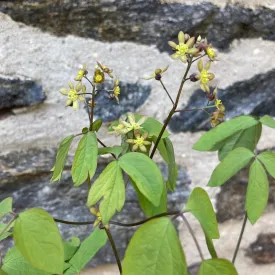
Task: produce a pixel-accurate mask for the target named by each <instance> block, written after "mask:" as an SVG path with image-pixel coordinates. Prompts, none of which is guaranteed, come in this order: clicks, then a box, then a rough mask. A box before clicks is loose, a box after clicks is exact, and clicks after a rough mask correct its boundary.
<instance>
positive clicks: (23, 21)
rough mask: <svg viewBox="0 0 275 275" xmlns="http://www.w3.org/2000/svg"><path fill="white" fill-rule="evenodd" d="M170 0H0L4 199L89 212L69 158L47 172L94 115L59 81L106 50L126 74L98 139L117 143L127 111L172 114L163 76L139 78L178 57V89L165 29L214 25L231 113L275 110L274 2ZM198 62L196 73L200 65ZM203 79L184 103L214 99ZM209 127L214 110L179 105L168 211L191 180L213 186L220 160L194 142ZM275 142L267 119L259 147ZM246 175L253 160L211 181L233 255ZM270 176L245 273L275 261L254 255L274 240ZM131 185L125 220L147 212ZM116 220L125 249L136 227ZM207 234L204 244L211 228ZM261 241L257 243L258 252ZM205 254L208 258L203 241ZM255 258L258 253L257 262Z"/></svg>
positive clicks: (105, 106) (81, 232) (67, 231)
mask: <svg viewBox="0 0 275 275" xmlns="http://www.w3.org/2000/svg"><path fill="white" fill-rule="evenodd" d="M166 2H167V3H166ZM168 2H169V1H163V2H162V3H160V2H158V1H153V0H139V1H111V0H107V1H103V0H102V1H95V0H91V1H70V0H69V1H50V0H43V1H38V0H37V1H36V0H32V1H12V2H11V1H1V2H0V12H1V13H0V33H1V35H0V62H1V66H0V96H1V102H0V152H1V155H0V167H1V171H0V189H1V193H0V199H2V198H4V197H6V196H8V195H12V196H13V197H14V200H15V211H21V210H23V209H24V208H26V207H34V206H40V207H43V208H44V209H46V210H47V211H49V212H50V213H52V214H53V215H55V216H56V217H59V218H63V219H76V217H77V218H78V219H79V220H87V219H89V212H88V210H87V209H86V208H85V201H86V198H85V196H86V195H85V194H86V193H85V192H86V190H85V187H83V188H79V189H75V188H73V186H72V183H71V179H70V173H69V171H67V170H68V169H69V166H70V163H71V160H69V161H68V164H67V165H68V166H67V168H66V169H67V170H66V171H65V177H64V179H63V180H62V181H61V182H60V183H54V184H53V183H50V182H49V178H50V173H49V170H50V168H51V167H52V164H53V162H54V154H55V151H56V147H57V144H58V142H59V141H60V140H61V139H62V138H63V137H64V136H66V135H70V134H72V133H77V132H79V131H80V129H82V128H83V127H86V126H87V119H86V118H87V114H86V110H85V108H84V106H81V108H80V110H79V111H78V112H73V111H72V110H71V109H66V108H65V107H64V100H66V99H64V97H63V96H62V95H61V94H59V92H58V90H59V89H60V88H62V87H66V86H67V83H68V81H70V80H72V79H73V78H74V76H75V74H76V72H77V70H78V68H79V66H80V65H81V64H83V63H86V64H87V66H88V68H93V67H94V64H95V61H96V60H99V61H101V62H102V63H103V64H107V65H109V66H110V67H111V68H113V69H114V71H115V72H116V73H117V75H118V76H119V78H120V80H121V82H122V87H121V104H120V105H119V106H117V105H116V104H115V103H114V102H112V103H111V104H110V101H108V98H107V97H106V96H104V95H103V94H102V95H100V101H99V103H98V106H97V111H96V117H102V118H103V121H104V126H103V128H102V131H101V133H100V138H101V139H102V140H103V142H104V143H106V144H114V143H116V142H119V140H118V139H116V138H114V137H110V136H108V135H106V133H107V130H106V129H107V126H108V125H109V123H110V122H111V121H113V120H115V119H117V118H118V117H119V116H120V115H121V114H122V113H124V112H127V111H132V112H140V113H142V114H145V115H149V116H153V117H155V118H157V119H160V120H161V121H163V120H164V119H165V117H166V116H167V114H168V112H169V110H170V108H171V105H170V101H169V100H168V98H167V96H166V94H165V93H164V91H163V90H162V88H161V86H160V84H159V83H158V82H156V81H145V80H143V79H142V77H144V76H146V75H150V74H151V73H152V72H153V71H154V70H155V68H157V67H165V66H166V65H170V67H169V69H168V71H167V72H166V73H165V75H164V77H163V81H164V83H165V85H166V86H167V88H168V90H169V91H170V93H171V95H172V96H173V97H175V95H176V93H177V88H178V85H179V83H180V79H181V76H182V74H183V72H184V65H183V64H182V63H180V62H177V61H173V60H171V58H170V56H169V54H171V52H170V50H169V47H168V46H167V40H171V39H176V34H177V33H178V31H179V30H184V31H186V32H189V33H190V34H192V35H197V34H201V35H202V36H207V37H208V38H209V40H210V41H211V42H213V45H214V46H215V47H216V48H217V51H218V61H217V62H214V64H213V65H212V68H211V69H212V71H213V72H214V73H215V75H216V78H215V79H214V81H213V87H215V86H216V85H217V86H218V87H219V88H220V90H219V96H220V98H221V99H222V100H223V102H224V104H225V106H226V108H227V117H228V118H231V117H234V116H236V115H240V114H253V115H263V114H266V113H267V114H270V115H272V116H275V111H274V104H275V96H274V95H275V91H274V86H275V85H274V84H275V82H274V81H275V65H274V62H273V60H274V58H275V52H274V45H275V44H274V43H275V42H274V39H275V33H274V30H275V10H274V9H273V8H272V7H273V6H272V5H267V6H259V7H251V6H250V7H247V6H245V5H240V4H224V5H222V6H221V5H217V4H216V3H212V2H200V1H198V2H197V3H196V4H192V3H190V1H180V0H178V1H170V2H171V3H168ZM191 71H193V72H195V71H196V68H193V69H192V70H191ZM107 85H108V84H107ZM198 88H199V86H198V84H197V83H186V86H185V88H184V92H183V96H182V98H181V102H180V105H181V107H188V108H189V107H191V106H192V107H200V106H203V105H204V104H205V100H206V99H205V98H204V95H203V93H202V92H201V91H199V90H198ZM207 129H209V121H208V119H207V117H206V116H205V115H204V113H202V112H195V113H184V114H179V115H177V116H175V117H174V118H173V119H172V121H171V124H170V125H169V131H170V132H171V134H172V137H171V138H172V140H173V141H174V142H175V147H176V158H177V161H178V163H179V165H180V173H179V179H178V188H177V191H176V192H175V193H174V194H171V195H170V200H171V203H170V206H169V208H170V209H171V210H172V209H175V208H177V207H182V205H183V204H184V203H185V201H186V199H187V197H188V195H189V193H190V190H192V188H193V187H194V186H202V187H205V185H206V183H207V181H208V179H209V176H210V175H211V172H212V171H213V169H214V167H215V165H216V164H217V163H218V160H217V157H216V154H215V153H199V152H195V151H192V150H191V148H192V145H193V144H194V143H195V141H196V140H197V139H198V138H199V136H200V135H201V134H202V132H203V131H205V130H207ZM274 143H275V139H274V131H272V130H270V129H267V128H264V129H263V137H262V139H261V141H260V144H259V148H258V149H259V150H262V149H267V148H273V147H274ZM156 160H157V161H158V163H159V165H160V167H161V169H162V171H163V173H164V174H165V173H166V167H165V165H164V164H163V163H161V161H160V158H159V157H158V156H157V157H156ZM106 162H107V159H103V160H102V163H101V164H100V169H103V167H104V165H106ZM100 169H99V170H100ZM231 183H232V184H231ZM246 183H247V171H246V170H244V171H242V172H241V173H239V174H238V175H237V176H236V177H234V178H233V179H232V180H231V182H230V185H229V183H227V184H226V185H225V186H224V187H222V188H221V189H218V188H215V189H207V191H208V192H209V194H210V196H211V198H212V200H213V203H215V205H216V209H217V214H218V219H219V221H220V229H221V232H222V234H221V240H220V241H217V242H216V245H217V248H218V250H220V251H219V252H220V254H219V255H222V256H223V257H227V258H231V257H232V254H233V250H234V246H235V244H236V240H237V235H238V234H239V230H240V226H241V225H240V218H241V217H242V215H243V211H244V209H243V203H242V200H243V198H244V195H245V185H246ZM271 184H272V185H271V188H270V189H271V191H272V192H271V195H270V199H269V206H268V207H267V209H266V214H265V215H264V216H263V217H262V218H261V220H260V222H259V225H256V226H254V227H253V229H249V231H247V235H246V237H245V238H244V240H243V243H242V247H241V252H240V260H239V262H240V264H238V263H237V268H239V270H240V274H249V272H250V271H249V270H252V268H253V270H259V272H261V274H264V275H265V274H266V275H267V274H268V275H269V274H272V272H273V271H274V270H275V265H274V264H270V263H271V262H274V257H271V256H270V257H268V260H266V262H267V263H269V264H268V266H267V267H265V268H263V267H261V268H262V269H258V268H259V267H258V266H257V265H256V264H258V263H259V262H260V261H259V260H257V259H259V257H262V256H261V254H259V251H258V250H257V249H255V247H256V248H257V247H258V246H259V245H261V246H266V247H267V248H266V250H267V251H273V250H272V249H274V248H273V247H272V248H271V249H269V247H270V245H272V244H271V241H272V240H273V237H272V236H273V235H272V234H274V231H275V222H274V198H273V194H274V190H273V189H274V188H273V185H274V183H273V182H272V183H271ZM128 195H129V196H128V199H127V202H126V204H127V208H128V211H127V212H126V211H123V213H122V214H121V215H118V216H117V217H116V218H117V219H118V220H122V221H128V220H138V219H139V218H141V217H142V216H141V213H140V210H139V208H138V204H137V200H136V197H135V195H134V193H133V192H132V190H129V194H128ZM272 215H273V216H272ZM270 217H273V219H272V218H270ZM191 222H192V226H193V227H194V229H195V231H196V233H197V234H198V236H201V231H200V229H199V226H198V224H197V223H196V222H195V221H193V220H192V219H191ZM60 229H61V231H62V234H63V235H64V237H65V238H69V237H70V236H71V235H72V234H76V235H78V236H80V237H81V238H83V237H84V236H85V235H87V234H88V232H90V230H91V228H90V227H89V226H84V227H81V229H79V228H75V227H69V226H65V225H61V226H60ZM267 229H269V230H267ZM112 230H113V232H114V235H115V238H117V239H118V240H119V252H120V254H121V257H123V254H124V249H125V246H126V243H127V241H128V240H129V238H130V237H131V234H132V233H133V231H125V230H124V229H123V230H121V229H120V228H113V229H112ZM179 231H180V236H181V239H182V243H183V244H184V247H185V251H186V256H187V260H188V262H189V263H190V264H195V263H196V262H198V261H199V257H198V255H197V253H196V251H195V250H194V247H193V243H192V242H191V241H190V240H189V238H187V237H186V235H185V232H186V229H185V228H184V227H183V225H181V224H180V225H179ZM229 232H230V233H232V235H231V239H230V240H228V239H226V236H227V234H229ZM260 233H264V234H271V235H268V236H269V237H262V236H263V235H259V239H258V241H257V242H256V244H252V243H253V242H255V241H256V239H257V234H260ZM264 236H266V235H264ZM270 236H271V237H270ZM270 240H271V241H270ZM200 241H201V243H202V244H203V243H204V240H203V238H201V239H200ZM250 244H251V246H249V245H250ZM10 245H11V241H10V240H8V241H7V242H5V243H1V246H0V249H1V248H3V246H4V247H5V249H7V247H8V246H10ZM266 250H265V249H264V250H263V251H266ZM107 251H110V250H108V248H106V249H104V250H102V251H101V253H100V254H99V255H98V257H96V258H95V260H94V261H93V262H92V263H91V264H92V265H98V264H102V263H110V262H114V258H113V256H112V255H111V253H109V252H107ZM246 251H248V252H246ZM253 251H254V252H255V251H256V252H257V253H256V254H255V253H254V254H253ZM204 253H205V256H206V257H207V255H208V254H207V252H206V248H204ZM103 255H104V257H103ZM253 255H254V256H253ZM270 259H271V260H270ZM252 260H254V262H255V263H256V264H252ZM261 263H262V262H261ZM238 265H239V266H238ZM194 274H195V273H194Z"/></svg>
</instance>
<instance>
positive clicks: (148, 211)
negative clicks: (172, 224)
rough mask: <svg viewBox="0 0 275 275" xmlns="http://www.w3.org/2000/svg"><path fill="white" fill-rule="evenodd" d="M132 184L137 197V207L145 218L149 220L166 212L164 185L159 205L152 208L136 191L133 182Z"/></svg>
mask: <svg viewBox="0 0 275 275" xmlns="http://www.w3.org/2000/svg"><path fill="white" fill-rule="evenodd" d="M132 183H133V186H134V188H135V190H136V193H137V196H138V201H139V205H140V207H141V209H142V210H143V212H144V213H145V215H146V217H148V218H149V217H152V216H155V215H158V214H161V213H165V212H167V191H166V187H165V184H164V183H163V191H162V196H161V198H160V204H159V205H158V206H154V205H153V204H152V203H151V202H150V201H149V200H147V199H146V197H144V196H143V194H142V193H141V192H140V191H139V190H138V188H137V187H136V184H135V183H134V182H132Z"/></svg>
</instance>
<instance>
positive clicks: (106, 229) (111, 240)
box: [103, 226, 122, 274]
mask: <svg viewBox="0 0 275 275" xmlns="http://www.w3.org/2000/svg"><path fill="white" fill-rule="evenodd" d="M103 229H104V230H105V232H106V234H107V236H108V239H109V242H110V244H111V246H112V249H113V252H114V255H115V258H116V262H117V266H118V269H119V273H120V274H122V266H121V261H120V259H119V254H118V251H117V248H116V244H115V242H114V239H113V236H112V234H111V232H110V230H109V229H108V228H106V227H105V226H104V227H103Z"/></svg>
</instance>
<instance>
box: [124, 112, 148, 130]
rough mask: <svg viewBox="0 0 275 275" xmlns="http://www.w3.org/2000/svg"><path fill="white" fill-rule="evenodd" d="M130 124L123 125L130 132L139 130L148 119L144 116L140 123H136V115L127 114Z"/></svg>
mask: <svg viewBox="0 0 275 275" xmlns="http://www.w3.org/2000/svg"><path fill="white" fill-rule="evenodd" d="M127 119H128V122H126V121H122V124H123V125H124V126H125V127H126V129H127V130H128V132H130V131H132V130H134V131H135V130H139V129H142V127H141V125H142V124H143V123H144V122H145V120H146V119H147V117H145V116H143V117H142V118H141V119H140V120H139V121H138V122H136V119H135V115H134V114H133V113H128V114H127Z"/></svg>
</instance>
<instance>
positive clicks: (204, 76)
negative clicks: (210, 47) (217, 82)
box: [195, 60, 215, 93]
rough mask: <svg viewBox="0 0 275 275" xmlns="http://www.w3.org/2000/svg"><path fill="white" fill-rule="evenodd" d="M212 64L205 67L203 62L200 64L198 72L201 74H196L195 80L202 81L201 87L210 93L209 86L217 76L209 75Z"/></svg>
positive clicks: (208, 63)
mask: <svg viewBox="0 0 275 275" xmlns="http://www.w3.org/2000/svg"><path fill="white" fill-rule="evenodd" d="M210 65H211V62H207V63H206V64H205V66H203V62H202V60H200V61H199V62H198V70H199V73H198V74H196V76H195V78H196V79H198V80H200V87H201V89H202V90H203V91H205V92H207V93H210V89H209V86H208V83H209V81H211V80H212V79H214V77H215V75H214V74H213V73H209V72H208V70H209V69H210Z"/></svg>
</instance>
